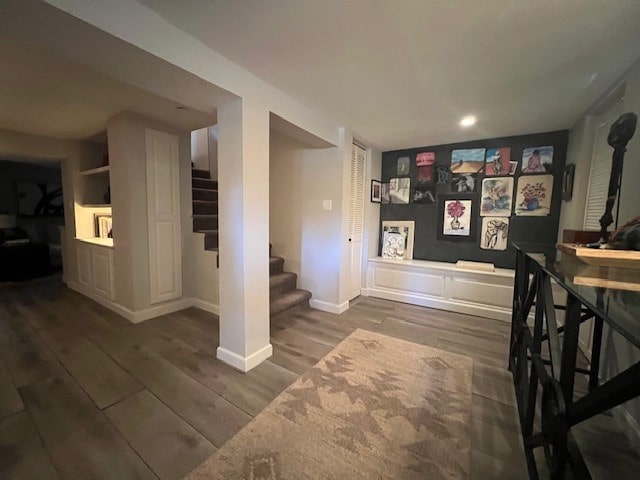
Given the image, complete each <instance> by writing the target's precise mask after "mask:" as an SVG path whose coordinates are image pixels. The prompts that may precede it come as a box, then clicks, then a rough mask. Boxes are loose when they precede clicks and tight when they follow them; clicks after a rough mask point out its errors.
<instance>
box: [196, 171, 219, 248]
mask: <svg viewBox="0 0 640 480" xmlns="http://www.w3.org/2000/svg"><path fill="white" fill-rule="evenodd" d="M191 187H192V189H193V231H194V232H200V233H204V249H205V250H213V251H215V252H217V251H218V182H216V181H215V180H211V176H210V175H209V172H207V171H206V170H197V169H195V168H194V169H192V170H191Z"/></svg>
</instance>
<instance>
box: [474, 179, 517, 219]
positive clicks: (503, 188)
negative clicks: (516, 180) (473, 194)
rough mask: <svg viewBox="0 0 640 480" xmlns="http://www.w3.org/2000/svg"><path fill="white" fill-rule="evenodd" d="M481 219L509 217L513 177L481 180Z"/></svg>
mask: <svg viewBox="0 0 640 480" xmlns="http://www.w3.org/2000/svg"><path fill="white" fill-rule="evenodd" d="M481 200H482V202H481V204H480V216H481V217H510V216H511V204H512V200H513V177H487V178H485V179H484V180H482V198H481Z"/></svg>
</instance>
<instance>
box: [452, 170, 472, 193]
mask: <svg viewBox="0 0 640 480" xmlns="http://www.w3.org/2000/svg"><path fill="white" fill-rule="evenodd" d="M477 183H478V181H477V178H476V175H474V174H471V173H467V174H464V175H458V174H454V175H453V177H452V178H451V191H452V192H475V191H476V185H477Z"/></svg>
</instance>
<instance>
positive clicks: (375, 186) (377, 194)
mask: <svg viewBox="0 0 640 480" xmlns="http://www.w3.org/2000/svg"><path fill="white" fill-rule="evenodd" d="M371 201H372V202H373V203H381V202H382V182H380V181H379V180H371Z"/></svg>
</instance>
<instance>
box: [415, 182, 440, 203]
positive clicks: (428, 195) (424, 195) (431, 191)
mask: <svg viewBox="0 0 640 480" xmlns="http://www.w3.org/2000/svg"><path fill="white" fill-rule="evenodd" d="M413 203H436V187H435V185H427V184H424V183H419V184H418V185H416V186H415V188H414V189H413Z"/></svg>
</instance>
